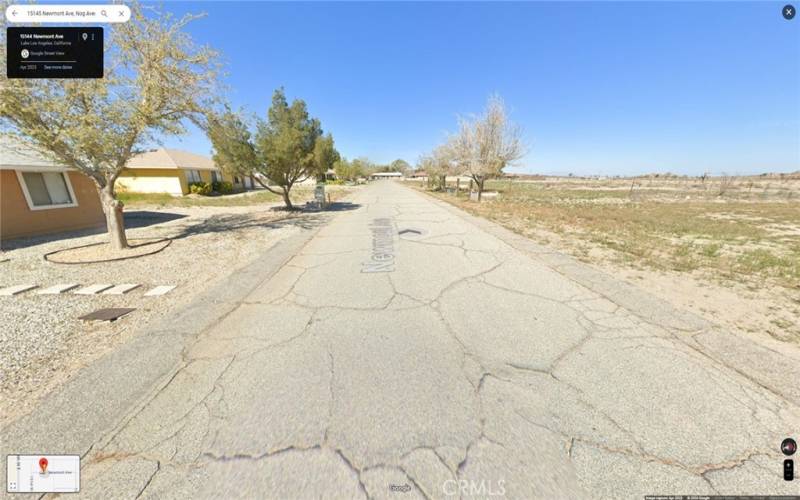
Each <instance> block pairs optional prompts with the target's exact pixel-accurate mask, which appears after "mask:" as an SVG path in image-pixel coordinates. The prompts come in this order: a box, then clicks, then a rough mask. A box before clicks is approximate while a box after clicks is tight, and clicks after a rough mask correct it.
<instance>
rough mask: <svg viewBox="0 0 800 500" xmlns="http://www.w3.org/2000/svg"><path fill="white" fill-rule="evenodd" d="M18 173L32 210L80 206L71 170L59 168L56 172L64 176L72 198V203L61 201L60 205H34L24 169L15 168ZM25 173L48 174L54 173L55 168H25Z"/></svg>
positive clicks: (26, 199) (20, 183)
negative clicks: (70, 173)
mask: <svg viewBox="0 0 800 500" xmlns="http://www.w3.org/2000/svg"><path fill="white" fill-rule="evenodd" d="M14 172H15V173H16V174H17V180H18V182H19V186H20V187H21V188H22V194H23V195H24V196H25V201H26V202H27V203H28V208H29V209H31V210H53V209H57V208H70V207H77V206H78V198H76V197H75V191H73V190H72V182H71V181H70V180H69V172H68V171H65V170H59V171H56V172H55V173H59V174H61V175H62V177H64V183H65V184H66V185H67V191H68V192H69V197H70V199H71V200H72V203H60V204H58V205H34V204H33V198H31V193H30V192H29V191H28V185H27V184H25V177H23V176H22V172H23V171H22V170H15V171H14ZM25 173H30V174H47V173H51V174H52V173H54V172H53V170H46V169H42V170H27V169H26V170H25Z"/></svg>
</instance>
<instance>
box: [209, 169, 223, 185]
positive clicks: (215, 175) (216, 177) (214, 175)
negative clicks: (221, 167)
mask: <svg viewBox="0 0 800 500" xmlns="http://www.w3.org/2000/svg"><path fill="white" fill-rule="evenodd" d="M211 182H222V173H220V172H217V171H216V170H212V171H211Z"/></svg>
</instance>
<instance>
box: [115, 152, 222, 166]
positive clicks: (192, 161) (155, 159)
mask: <svg viewBox="0 0 800 500" xmlns="http://www.w3.org/2000/svg"><path fill="white" fill-rule="evenodd" d="M126 167H127V168H156V169H168V170H177V169H191V170H219V168H217V166H216V165H214V162H213V161H212V160H211V158H209V157H207V156H202V155H198V154H194V153H190V152H188V151H181V150H180V149H167V148H159V149H154V150H152V151H147V152H144V153H141V154H138V155H136V156H134V157H133V158H131V159H130V160H129V161H128V164H127V165H126Z"/></svg>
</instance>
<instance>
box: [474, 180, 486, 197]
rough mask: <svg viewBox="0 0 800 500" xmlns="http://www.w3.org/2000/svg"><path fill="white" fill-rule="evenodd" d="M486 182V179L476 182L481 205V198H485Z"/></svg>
mask: <svg viewBox="0 0 800 500" xmlns="http://www.w3.org/2000/svg"><path fill="white" fill-rule="evenodd" d="M484 180H485V179H484V178H481V179H480V180H478V181H477V182H476V184H477V185H478V203H480V201H481V198H482V197H483V181H484Z"/></svg>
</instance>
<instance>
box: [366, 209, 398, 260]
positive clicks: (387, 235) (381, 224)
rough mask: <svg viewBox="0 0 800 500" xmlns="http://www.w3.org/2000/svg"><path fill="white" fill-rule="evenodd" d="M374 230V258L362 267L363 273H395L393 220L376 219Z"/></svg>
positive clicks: (373, 222) (386, 218) (372, 227)
mask: <svg viewBox="0 0 800 500" xmlns="http://www.w3.org/2000/svg"><path fill="white" fill-rule="evenodd" d="M369 227H370V229H371V230H372V257H371V259H370V260H369V261H368V262H364V263H363V264H362V265H361V272H362V273H390V272H392V271H394V224H393V223H392V219H390V218H388V217H383V218H380V219H374V220H373V221H372V224H370V225H369Z"/></svg>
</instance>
